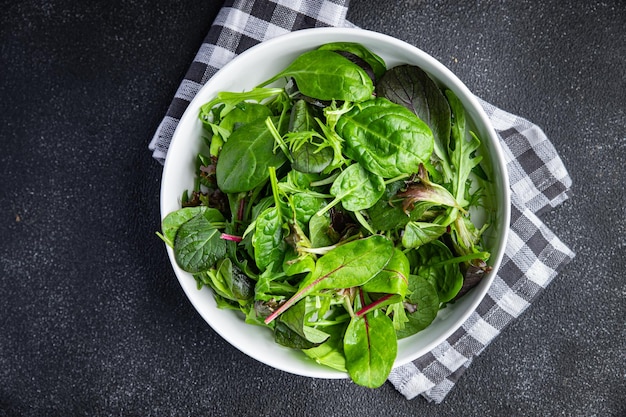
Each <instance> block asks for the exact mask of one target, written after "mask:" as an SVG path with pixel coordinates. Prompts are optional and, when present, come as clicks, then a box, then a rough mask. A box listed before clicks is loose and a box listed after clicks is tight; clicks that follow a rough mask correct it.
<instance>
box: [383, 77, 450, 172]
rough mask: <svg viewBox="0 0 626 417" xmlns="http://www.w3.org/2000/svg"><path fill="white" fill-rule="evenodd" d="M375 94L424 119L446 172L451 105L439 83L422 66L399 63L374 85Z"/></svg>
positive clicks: (448, 163)
mask: <svg viewBox="0 0 626 417" xmlns="http://www.w3.org/2000/svg"><path fill="white" fill-rule="evenodd" d="M376 92H377V95H378V97H384V98H387V99H389V100H390V101H392V102H394V103H396V104H400V105H402V106H404V107H406V108H407V109H409V110H410V111H412V112H413V113H415V114H416V115H417V116H418V117H419V118H420V119H421V120H423V121H424V122H425V123H426V124H427V125H428V127H430V130H431V131H432V132H433V137H434V151H435V154H436V155H437V157H439V158H440V159H441V160H442V161H443V162H444V163H443V164H442V165H443V166H442V168H443V169H444V172H446V171H447V174H448V175H447V178H450V173H449V171H448V169H449V165H450V161H449V158H448V153H447V150H448V142H449V141H450V117H451V113H450V106H449V104H448V100H446V97H445V96H444V95H443V93H442V92H441V89H440V88H439V86H438V85H437V84H436V83H435V82H434V81H433V80H432V78H430V76H429V75H428V74H427V73H426V72H424V71H423V70H422V69H421V68H419V67H417V66H414V65H399V66H396V67H394V68H391V69H390V70H389V71H387V72H386V73H385V75H384V76H383V77H382V78H381V79H380V81H379V82H378V83H377V85H376Z"/></svg>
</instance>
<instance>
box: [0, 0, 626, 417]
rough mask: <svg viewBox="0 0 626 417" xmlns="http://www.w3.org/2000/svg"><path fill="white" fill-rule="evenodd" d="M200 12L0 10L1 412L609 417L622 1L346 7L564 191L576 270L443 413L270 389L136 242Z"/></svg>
mask: <svg viewBox="0 0 626 417" xmlns="http://www.w3.org/2000/svg"><path fill="white" fill-rule="evenodd" d="M220 6H221V3H220V2H210V1H209V2H206V1H205V2H191V1H184V2H176V4H174V2H169V1H162V0H155V1H144V0H133V1H128V2H121V1H91V2H75V1H62V0H58V1H47V2H43V1H22V2H9V1H3V2H1V7H0V9H1V10H2V12H1V13H0V231H1V238H0V280H1V281H0V416H2V417H5V416H79V415H85V416H100V415H102V416H105V415H120V416H186V415H196V416H197V415H224V416H226V415H228V416H230V415H240V416H243V415H249V416H266V415H267V416H270V415H271V416H276V415H292V416H293V415H314V416H318V415H319V416H322V415H323V416H370V415H393V416H404V415H406V416H409V415H410V416H415V415H422V416H434V415H437V416H503V415H504V416H522V415H528V416H557V415H563V416H624V415H626V381H625V376H626V365H625V364H626V357H625V351H626V344H625V340H626V332H625V324H624V323H625V317H626V308H625V295H626V288H625V282H626V280H625V279H624V271H625V270H626V261H625V259H626V254H625V252H626V244H625V243H624V242H625V241H626V240H625V238H624V236H625V235H626V220H625V219H626V211H625V210H626V209H625V207H626V204H625V203H626V195H625V192H624V188H625V187H624V178H625V177H626V168H625V167H626V116H625V110H626V99H625V98H624V92H625V91H626V33H625V31H624V29H625V27H626V4H625V3H624V2H623V1H619V0H607V1H602V2H600V1H572V2H563V1H560V0H547V1H543V2H538V1H532V0H502V1H498V2H489V1H460V0H459V1H447V2H444V1H430V2H428V1H420V0H416V1H397V0H392V1H364V0H361V1H358V0H353V2H352V5H351V9H350V12H349V15H348V17H349V19H350V20H351V21H352V22H353V23H355V24H357V25H359V26H361V27H364V28H367V29H371V30H376V31H380V32H383V33H387V34H390V35H392V36H395V37H398V38H400V39H403V40H405V41H408V42H410V43H412V44H414V45H416V46H418V47H420V48H421V49H423V50H425V51H426V52H428V53H430V54H432V55H433V56H435V57H436V58H438V59H439V60H441V61H442V62H443V63H444V64H446V65H447V66H449V67H450V68H451V69H452V70H453V71H454V72H456V74H457V75H458V76H459V77H460V78H461V79H462V80H463V81H464V82H465V83H466V84H467V85H468V86H469V88H470V89H471V90H472V91H474V92H475V93H476V94H477V95H478V96H480V97H482V98H484V99H486V100H487V101H490V102H492V103H493V104H495V105H497V106H499V107H501V108H503V109H506V110H509V111H511V112H513V113H516V114H519V115H522V116H524V117H526V118H528V119H530V120H532V121H534V122H535V123H537V124H539V125H540V126H541V127H542V128H543V129H544V131H545V132H546V133H547V134H548V136H549V137H550V138H551V140H552V141H553V143H554V145H555V147H556V148H557V150H558V151H559V153H560V155H561V157H562V159H563V161H564V162H565V164H566V166H567V167H568V169H569V171H570V173H571V176H572V178H573V180H574V187H573V194H572V197H571V199H570V200H569V201H567V202H566V203H564V204H563V205H562V206H560V207H558V208H557V209H555V210H554V211H552V212H550V213H547V214H545V215H543V217H542V218H543V220H544V221H545V222H546V223H547V224H548V225H549V226H550V227H551V228H552V229H553V230H554V231H555V232H556V233H557V234H558V235H559V237H560V238H561V239H562V240H563V241H564V242H565V243H566V244H568V245H569V246H570V247H571V248H572V249H573V250H574V251H575V252H576V253H577V257H576V258H575V260H574V261H573V262H572V263H570V264H569V265H568V266H567V267H566V268H565V269H564V270H563V271H562V273H561V274H560V275H559V276H558V277H557V278H556V279H555V280H554V281H553V283H552V284H551V285H550V286H549V287H548V289H547V291H546V292H545V293H544V294H543V295H542V296H541V298H540V299H539V300H538V301H537V302H536V303H534V304H533V306H532V307H531V308H530V309H529V310H527V312H526V313H525V314H524V315H523V316H522V317H521V318H520V319H519V320H517V321H516V322H514V323H513V324H512V325H511V326H510V327H508V328H507V329H506V331H505V332H504V333H503V334H502V335H501V336H500V337H498V338H497V340H496V341H495V342H494V343H492V344H491V345H490V346H489V347H488V348H487V349H486V350H485V351H484V352H483V354H482V355H481V356H480V357H479V358H478V359H476V360H475V361H474V363H473V365H472V366H471V368H470V369H469V370H468V371H467V372H466V373H465V375H463V377H462V378H461V380H460V381H459V383H458V384H457V386H456V387H455V389H454V390H453V391H452V393H451V394H450V395H449V396H448V397H447V399H446V400H445V402H444V403H443V404H441V405H434V404H429V403H427V402H426V401H424V400H422V399H421V398H418V399H415V400H412V401H407V400H405V399H404V398H403V397H401V396H400V395H399V394H398V393H397V392H396V391H395V389H394V388H393V387H392V386H391V385H389V384H387V385H385V386H383V387H382V388H380V389H378V390H376V391H368V390H366V389H363V388H360V387H358V386H355V385H354V384H352V383H350V382H348V381H342V380H339V381H337V380H333V381H327V380H314V379H308V378H304V377H298V376H293V375H288V374H285V373H281V372H279V371H276V370H273V369H271V368H269V367H267V366H265V365H262V364H260V363H258V362H256V361H254V360H252V359H249V358H247V357H246V356H244V355H243V354H241V353H240V352H239V351H238V350H236V349H234V348H233V347H231V346H230V345H229V344H227V343H226V342H225V341H223V340H222V339H221V338H220V337H219V336H218V335H217V334H215V333H214V332H213V330H212V329H211V328H210V327H209V326H208V325H207V324H206V323H205V322H204V321H203V320H202V319H201V317H200V316H199V315H198V314H197V313H196V312H195V310H194V309H193V307H192V306H191V305H190V303H189V302H188V301H187V299H186V298H185V296H184V294H183V292H182V290H181V288H180V286H179V284H178V282H177V280H176V278H175V276H174V274H173V272H172V270H171V267H170V265H169V263H168V260H167V258H166V254H165V251H164V248H163V245H162V244H161V242H160V241H159V240H158V239H157V238H156V237H155V234H154V232H155V230H157V228H158V227H159V211H158V202H159V201H158V198H159V183H160V175H161V166H160V165H159V164H158V163H156V162H155V161H154V160H152V159H151V156H150V153H149V152H148V150H147V144H148V141H149V139H150V138H151V135H152V134H153V132H154V131H155V129H156V127H157V125H158V123H159V121H160V118H161V117H162V116H163V114H164V113H165V110H166V109H167V106H168V104H169V101H170V99H171V97H172V96H173V94H174V92H175V90H176V87H177V85H178V82H179V81H180V79H181V78H182V76H183V74H184V72H185V70H186V68H187V66H188V64H189V63H190V61H191V59H192V58H193V56H194V55H195V52H196V50H197V48H198V46H199V45H200V43H201V41H202V39H203V37H204V35H205V34H206V32H207V30H208V28H209V26H210V24H211V22H212V20H213V18H214V17H215V15H216V13H217V11H218V9H219V7H220Z"/></svg>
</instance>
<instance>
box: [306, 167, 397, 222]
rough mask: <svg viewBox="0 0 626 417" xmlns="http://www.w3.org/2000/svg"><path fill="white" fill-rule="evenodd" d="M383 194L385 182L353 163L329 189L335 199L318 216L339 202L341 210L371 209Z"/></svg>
mask: <svg viewBox="0 0 626 417" xmlns="http://www.w3.org/2000/svg"><path fill="white" fill-rule="evenodd" d="M384 192H385V181H384V180H383V179H382V177H380V176H379V175H376V174H373V173H371V172H369V171H367V170H365V169H364V168H363V167H362V166H361V165H360V164H358V163H355V164H352V165H350V166H349V167H348V168H346V169H344V170H343V171H342V172H341V174H339V176H338V177H337V178H336V179H335V181H334V182H333V185H332V186H331V187H330V193H331V194H332V195H333V196H334V197H335V199H334V200H333V201H331V202H330V203H328V204H327V205H326V206H325V207H324V208H323V209H322V210H321V211H319V212H318V215H322V214H324V213H325V212H327V211H328V210H330V209H331V208H332V207H334V206H335V205H336V204H338V203H339V202H341V204H342V205H343V208H344V209H346V210H350V211H358V210H365V209H367V208H370V207H372V206H373V205H374V204H375V203H376V202H377V201H378V200H379V199H380V197H381V196H382V195H383V193H384Z"/></svg>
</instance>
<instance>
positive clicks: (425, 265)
mask: <svg viewBox="0 0 626 417" xmlns="http://www.w3.org/2000/svg"><path fill="white" fill-rule="evenodd" d="M417 255H418V257H419V259H420V262H421V264H420V266H419V267H418V268H417V271H416V272H417V275H419V276H420V277H422V278H424V279H426V280H428V281H430V282H431V283H432V284H433V285H434V286H435V288H436V290H437V295H438V296H439V302H441V303H445V302H447V301H450V300H452V299H453V298H454V297H455V296H456V294H457V293H458V292H459V290H460V289H461V286H462V285H463V275H462V274H461V271H460V270H459V265H458V263H452V262H446V261H448V260H450V259H452V258H454V256H453V255H452V252H451V251H450V249H448V247H447V246H446V245H445V244H443V243H442V242H440V241H438V240H434V241H432V242H430V243H427V244H426V245H423V246H420V247H419V248H418V249H417Z"/></svg>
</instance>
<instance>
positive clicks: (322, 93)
mask: <svg viewBox="0 0 626 417" xmlns="http://www.w3.org/2000/svg"><path fill="white" fill-rule="evenodd" d="M283 77H292V78H294V79H295V80H296V84H297V85H298V89H299V90H300V92H301V93H302V94H304V95H307V96H309V97H313V98H316V99H319V100H345V101H355V102H358V101H364V100H367V99H369V98H371V97H372V93H373V92H374V85H373V83H372V80H371V79H370V78H369V76H368V75H367V73H366V72H365V71H364V70H363V69H362V68H360V67H359V66H358V65H356V64H353V63H352V62H350V61H349V60H348V59H346V58H344V57H342V56H341V55H339V54H337V53H335V52H332V51H324V50H314V51H309V52H305V53H303V54H301V55H300V56H298V57H297V58H296V59H295V60H294V61H293V62H292V63H291V64H290V65H289V66H287V68H285V69H284V70H282V71H281V72H279V73H278V74H276V75H275V76H274V77H272V78H270V79H269V80H267V81H265V82H263V83H261V84H260V85H259V87H263V86H266V85H268V84H270V83H272V82H274V81H276V80H278V79H280V78H283Z"/></svg>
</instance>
